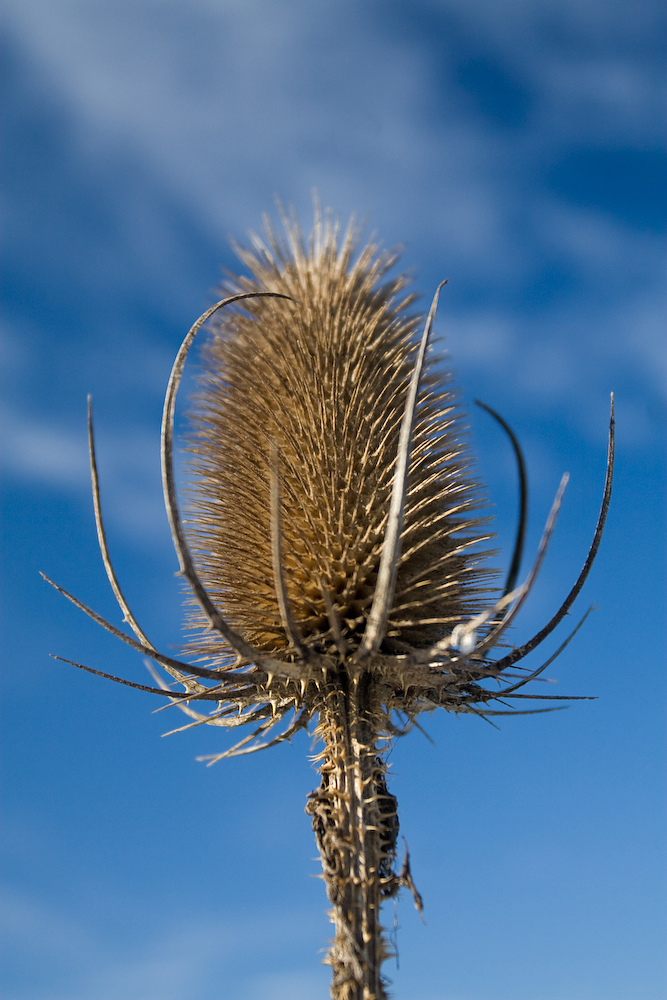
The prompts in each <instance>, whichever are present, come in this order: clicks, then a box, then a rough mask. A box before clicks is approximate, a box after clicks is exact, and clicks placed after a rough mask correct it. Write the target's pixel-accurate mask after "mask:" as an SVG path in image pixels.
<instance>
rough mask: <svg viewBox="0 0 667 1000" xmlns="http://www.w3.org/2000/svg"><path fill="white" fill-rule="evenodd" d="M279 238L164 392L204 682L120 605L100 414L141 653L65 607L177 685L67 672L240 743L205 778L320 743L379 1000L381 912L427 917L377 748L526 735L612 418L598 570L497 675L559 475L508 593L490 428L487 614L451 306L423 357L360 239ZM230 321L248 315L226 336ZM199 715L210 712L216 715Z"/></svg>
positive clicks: (355, 968)
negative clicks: (187, 397) (492, 558)
mask: <svg viewBox="0 0 667 1000" xmlns="http://www.w3.org/2000/svg"><path fill="white" fill-rule="evenodd" d="M284 222H285V233H284V236H283V237H279V236H277V235H276V234H275V233H274V232H273V231H272V229H271V227H270V225H269V224H268V223H267V239H266V241H265V242H262V241H261V240H259V239H257V238H253V246H254V249H253V250H252V251H249V250H239V251H238V253H239V256H240V258H241V260H242V262H243V263H244V264H245V265H246V267H247V268H248V270H249V271H250V273H251V274H252V277H243V278H236V277H230V279H229V282H228V284H227V286H226V288H225V291H226V292H228V293H229V294H228V297H227V298H225V299H223V300H222V301H220V302H217V303H216V304H215V305H214V306H213V307H212V308H211V309H209V310H208V311H207V312H206V313H204V315H203V316H202V317H200V319H199V320H197V322H196V323H195V325H194V326H193V327H192V329H191V330H190V332H189V333H188V335H187V337H186V338H185V340H184V342H183V344H182V346H181V349H180V350H179V352H178V355H177V358H176V361H175V363H174V367H173V371H172V374H171V378H170V380H169V385H168V388H167V393H166V399H165V404H164V417H163V424H162V461H163V483H164V496H165V503H166V508H167V514H168V517H169V521H170V524H171V530H172V535H173V540H174V545H175V548H176V553H177V555H178V559H179V562H180V567H181V573H182V575H183V577H184V578H185V580H186V581H187V584H188V585H189V595H190V596H189V604H190V606H191V610H190V612H189V624H188V628H189V631H190V639H189V651H190V654H191V656H190V660H194V661H195V662H184V661H181V660H180V659H174V658H172V657H169V656H165V655H163V654H162V653H160V652H158V650H157V649H156V648H155V646H153V644H152V643H151V642H150V641H149V640H148V638H147V637H146V635H145V634H144V632H143V631H142V629H141V628H140V626H139V624H138V623H137V621H136V619H135V618H134V616H133V615H132V613H131V611H130V609H129V607H128V605H127V603H126V601H125V598H124V597H123V594H122V592H121V589H120V587H119V585H118V581H117V579H116V576H115V573H114V571H113V568H112V565H111V561H110V558H109V553H108V549H107V543H106V539H105V533H104V526H103V523H102V515H101V508H100V498H99V486H98V478H97V469H96V463H95V449H94V442H93V432H92V416H91V413H90V404H89V442H90V458H91V469H92V480H93V496H94V503H95V516H96V521H97V531H98V538H99V544H100V548H101V551H102V556H103V559H104V564H105V568H106V572H107V575H108V578H109V581H110V583H111V586H112V588H113V590H114V593H115V595H116V598H117V600H118V603H119V605H120V608H121V610H122V612H123V615H124V620H125V621H126V622H127V623H128V624H129V626H130V628H131V629H132V631H133V632H134V635H135V637H136V638H131V637H130V636H129V635H126V634H125V633H124V632H121V631H120V630H118V629H116V628H115V627H114V626H113V625H111V624H109V623H108V622H106V621H104V620H103V619H102V618H100V616H99V615H97V614H95V612H93V611H91V610H90V609H89V608H87V607H86V606H85V605H83V604H82V603H81V602H80V601H78V600H77V599H76V598H75V597H72V596H71V595H70V594H68V593H66V591H64V590H62V589H61V588H60V587H56V589H57V590H59V591H60V592H61V593H62V594H64V595H65V596H66V597H68V598H69V600H71V601H72V602H73V603H74V604H75V605H76V606H77V607H79V608H81V610H83V611H85V612H86V614H88V615H89V616H90V617H91V618H93V619H94V620H95V621H96V622H98V623H99V624H101V625H103V626H104V628H106V629H107V630H108V631H110V632H111V633H112V634H113V635H115V636H117V637H118V638H119V639H122V640H123V641H124V642H126V643H127V644H128V645H130V646H132V647H133V648H134V649H136V650H137V651H138V652H140V653H143V654H144V655H145V656H147V657H149V658H150V659H151V660H152V661H154V662H155V663H156V664H158V665H159V666H160V667H162V668H163V669H164V670H165V671H166V674H167V675H168V676H169V678H170V680H169V681H166V680H165V679H162V678H161V676H160V675H158V674H157V673H156V672H155V671H154V676H155V679H156V683H157V684H158V685H159V686H158V687H149V686H147V685H142V684H136V683H133V682H130V681H126V680H122V679H121V678H118V677H112V676H111V675H109V674H106V673H103V672H101V671H97V670H92V668H90V667H85V666H83V665H82V664H75V666H79V667H82V668H83V669H84V670H90V671H91V672H92V673H96V674H98V675H100V676H103V677H110V679H112V680H116V681H120V683H123V684H127V685H129V686H130V687H135V688H138V689H140V690H142V691H150V692H152V693H154V694H158V695H161V696H163V697H166V698H168V699H169V702H170V704H178V706H179V707H180V708H181V709H182V711H183V712H185V713H186V715H187V716H188V717H189V720H190V721H189V722H188V723H187V725H185V726H183V727H181V728H183V729H186V728H188V727H189V726H198V725H201V724H206V725H214V726H221V727H229V728H234V727H238V726H244V727H248V726H249V727H250V729H251V731H250V732H249V734H247V735H245V736H244V738H243V739H242V740H241V741H240V742H238V743H236V745H235V746H233V747H231V748H230V749H226V750H223V751H221V752H220V753H218V754H216V755H215V756H212V757H209V758H201V759H207V760H208V761H209V763H213V762H214V761H217V760H221V759H222V758H224V757H230V756H234V755H238V754H243V753H251V752H253V751H255V750H259V749H262V748H265V747H270V746H273V745H275V744H277V743H280V742H283V741H285V740H289V739H290V738H291V737H292V736H293V735H294V734H295V733H296V732H298V731H299V730H301V729H305V728H306V727H308V726H309V724H310V723H313V725H314V727H315V728H314V734H315V735H316V737H317V738H318V739H319V741H320V743H321V747H322V749H321V752H320V754H319V756H318V757H317V761H318V763H319V769H320V774H321V784H320V787H319V789H318V790H317V791H316V792H313V793H312V794H311V795H310V796H309V798H308V804H307V807H306V811H307V812H308V813H309V814H310V816H311V817H312V823H313V827H314V830H315V836H316V839H317V844H318V847H319V851H320V854H321V859H322V868H323V873H324V880H325V883H326V889H327V893H328V897H329V900H330V903H331V908H332V909H331V917H332V921H333V924H334V926H335V937H334V940H333V943H332V946H331V949H330V952H329V955H328V959H327V961H328V962H329V963H330V965H331V967H332V971H333V983H332V991H331V993H332V997H334V998H335V1000H381V998H383V997H386V992H385V986H384V984H383V979H382V976H381V966H382V962H383V961H384V959H385V958H386V957H387V954H388V951H387V945H386V941H385V938H384V936H383V933H382V927H381V924H380V908H381V905H382V901H383V900H384V899H386V898H387V897H390V896H394V895H395V894H396V893H397V892H398V890H399V888H400V887H401V886H406V887H408V888H409V889H410V890H411V891H412V893H413V896H414V901H415V904H416V905H417V907H418V908H419V909H421V899H420V896H419V894H418V893H417V891H416V889H415V887H414V885H413V882H412V878H411V875H410V865H409V859H408V856H407V853H406V856H405V861H404V862H403V864H402V867H401V868H400V870H399V869H397V868H396V867H395V865H396V855H397V834H398V818H397V806H396V799H395V797H394V796H393V795H392V794H391V793H390V792H389V790H388V788H387V783H386V763H385V760H386V750H387V748H388V746H389V745H390V743H391V741H393V740H394V739H395V738H396V737H398V736H402V735H403V734H404V733H406V732H407V731H408V730H409V729H410V728H411V727H412V726H413V725H418V722H417V719H418V717H419V715H420V714H421V713H423V712H426V711H432V710H434V709H436V708H444V709H447V710H448V711H453V712H457V713H459V712H467V713H474V714H476V715H481V716H484V717H489V716H494V715H505V714H524V713H522V712H520V711H518V710H514V709H511V708H510V709H508V708H506V707H501V708H491V707H489V706H490V705H491V704H493V703H494V701H497V700H501V704H502V706H507V704H508V699H521V698H528V697H532V698H540V699H545V698H549V697H550V696H548V695H528V694H524V693H522V692H521V691H520V689H521V688H523V687H524V686H525V685H526V684H528V682H529V681H531V680H533V679H534V678H536V677H537V676H538V675H539V674H540V673H542V671H543V670H544V669H545V668H546V667H547V666H548V665H549V664H550V663H551V662H552V661H553V659H554V658H555V657H556V656H557V655H558V654H559V653H560V652H561V651H562V650H563V648H564V647H565V646H566V645H567V643H568V642H569V641H570V639H571V638H572V635H573V634H574V633H572V635H570V636H569V637H568V638H567V639H566V640H565V641H564V642H563V643H562V645H561V646H560V647H559V649H558V650H557V651H556V653H555V654H554V655H553V656H551V657H550V658H549V659H548V660H547V662H546V663H544V664H542V665H541V666H539V667H538V668H537V669H534V670H532V671H524V668H523V667H518V666H517V665H518V664H519V661H520V660H522V659H523V658H524V657H525V656H526V655H527V654H528V653H529V652H531V650H533V649H535V648H536V647H537V646H538V645H539V644H540V643H541V642H542V641H543V640H544V639H545V638H546V637H547V636H548V635H549V634H550V633H551V632H552V631H553V630H554V628H555V627H556V626H557V625H558V624H559V622H560V621H561V620H562V618H563V617H564V616H565V615H566V614H567V612H568V610H569V609H570V607H571V605H572V603H573V602H574V600H575V598H576V597H577V595H578V593H579V591H580V590H581V587H582V586H583V583H584V580H585V579H586V576H587V574H588V572H589V569H590V567H591V565H592V562H593V560H594V558H595V555H596V552H597V549H598V546H599V543H600V538H601V534H602V530H603V526H604V521H605V517H606V512H607V508H608V505H609V500H610V494H611V482H612V466H613V428H614V419H613V399H612V417H611V423H610V435H609V455H608V464H607V476H606V482H605V487H604V496H603V501H602V508H601V512H600V516H599V520H598V524H597V527H596V529H595V533H594V537H593V543H592V545H591V548H590V551H589V554H588V557H587V559H586V562H585V564H584V567H583V569H582V571H581V573H580V575H579V577H578V579H577V581H576V583H575V585H574V586H573V588H572V590H571V591H570V593H569V594H568V596H567V598H566V599H565V601H564V602H563V604H562V605H561V607H560V608H559V610H558V611H557V612H556V614H555V615H554V616H553V618H552V619H551V620H550V621H549V622H548V623H547V624H546V625H545V626H544V628H542V629H541V630H540V631H539V632H538V633H537V635H535V636H533V637H532V638H531V639H529V640H528V641H527V642H525V643H523V644H522V645H520V646H518V647H514V648H512V649H511V650H510V651H508V652H505V653H504V654H503V655H501V656H500V657H499V658H496V659H493V658H492V656H491V653H492V650H494V649H495V648H496V647H498V645H499V644H501V640H502V639H503V637H504V635H505V633H506V632H507V629H508V628H509V626H510V625H511V624H512V623H513V621H514V619H515V617H516V615H517V612H518V611H519V609H520V607H521V606H522V604H523V602H524V601H525V599H526V597H527V595H528V592H529V590H530V588H531V586H532V584H533V581H534V580H535V577H536V574H537V572H538V570H539V568H540V565H541V563H542V560H543V557H544V554H545V551H546V547H547V543H548V541H549V537H550V535H551V533H552V530H553V527H554V522H555V518H556V514H557V511H558V507H559V505H560V502H561V496H562V493H563V490H564V488H565V482H566V478H567V477H564V479H563V481H562V483H561V487H560V489H559V491H558V494H557V496H556V499H555V501H554V504H553V507H552V509H551V513H550V515H549V518H548V521H547V525H546V528H545V530H544V535H543V538H542V541H541V543H540V546H539V549H538V552H537V556H536V559H535V563H534V565H533V568H532V570H531V571H530V573H529V574H528V577H527V579H526V581H525V583H524V584H523V585H522V586H520V587H518V588H516V589H515V583H516V579H517V573H518V568H519V561H520V558H521V549H522V545H523V534H524V529H525V496H526V490H525V474H524V463H523V458H522V455H521V451H520V448H519V446H518V443H517V441H516V438H515V437H514V435H513V433H512V431H511V430H510V428H509V427H507V425H506V424H505V422H504V421H503V420H502V418H501V417H499V416H498V414H496V413H494V411H490V412H491V413H492V415H493V416H494V417H495V418H496V419H497V420H498V421H499V422H500V423H501V425H502V426H503V427H504V428H505V430H506V431H507V433H508V434H509V436H510V439H511V441H512V444H513V446H514V449H515V452H516V455H517V459H518V463H519V470H520V473H521V484H522V504H521V509H522V516H521V523H520V526H519V530H518V532H517V541H516V545H515V551H514V556H513V559H512V565H511V568H510V571H509V574H508V578H507V580H506V586H505V590H504V594H503V596H502V597H501V598H500V599H499V600H497V599H496V600H494V599H493V598H490V597H489V596H488V595H489V594H490V593H491V592H492V591H493V589H494V588H493V575H492V573H491V572H490V571H489V570H487V569H485V568H483V566H482V561H483V559H484V556H485V555H487V553H484V552H480V544H481V543H483V542H486V541H487V539H489V538H490V537H491V536H490V535H489V532H488V523H489V518H488V516H487V515H486V514H485V511H484V499H483V494H482V493H481V491H480V487H479V485H478V483H477V482H476V480H475V479H474V477H473V476H472V473H471V462H470V458H469V456H468V453H467V451H466V446H465V433H464V428H463V427H462V423H461V413H460V411H459V410H458V408H457V396H456V393H455V391H454V389H453V388H452V385H451V382H450V377H449V375H448V374H447V368H446V365H445V364H444V362H443V359H442V358H439V357H438V356H436V355H435V354H432V353H429V339H430V335H431V329H432V325H433V320H434V315H435V310H436V305H437V301H438V294H439V292H440V288H441V287H442V286H440V288H438V290H437V291H436V294H435V297H434V299H433V304H432V305H431V308H430V311H429V313H428V317H427V319H426V324H425V328H424V332H423V334H422V335H421V337H420V336H419V334H418V323H419V318H418V317H417V316H415V315H412V314H411V313H410V312H409V311H408V307H409V306H410V304H411V302H412V301H413V296H411V295H409V294H407V293H406V291H405V288H406V284H407V281H406V278H405V277H404V276H400V277H394V278H389V277H387V272H388V271H389V270H390V268H392V266H393V265H394V263H395V261H396V255H395V254H393V253H387V252H380V250H379V248H378V247H377V246H376V245H374V244H369V245H367V246H364V247H361V249H360V248H359V240H358V233H357V231H356V229H355V227H354V225H353V224H352V223H350V225H349V226H348V228H347V230H346V232H345V233H344V234H343V236H342V237H341V235H340V231H339V228H338V225H337V224H335V223H334V222H333V221H332V219H331V217H330V216H329V215H327V216H326V217H325V218H324V219H322V218H321V217H317V218H316V222H315V227H314V231H313V233H312V236H311V237H310V240H309V242H308V243H306V242H305V241H304V238H303V236H302V235H301V232H300V230H299V227H298V224H297V223H296V221H295V219H293V218H291V219H285V220H284ZM443 284H444V283H443ZM228 306H233V307H234V308H232V309H226V311H225V313H224V314H222V316H223V318H222V319H221V320H220V319H219V316H218V312H219V310H222V309H223V308H224V307H228ZM214 316H215V318H216V322H217V323H218V325H217V326H215V327H214V328H213V330H212V334H211V337H210V340H209V342H208V345H207V347H206V351H205V354H204V363H203V372H202V374H201V376H200V384H199V392H198V395H197V397H196V400H195V403H194V409H193V413H192V415H191V429H190V434H189V449H190V452H191V453H192V455H193V460H192V472H193V483H192V486H191V491H190V513H189V521H188V522H187V524H186V527H184V526H183V522H182V521H181V518H180V515H179V510H178V504H177V499H176V491H175V486H174V474H173V466H172V448H173V422H174V406H175V400H176V393H177V390H178V386H179V382H180V380H181V375H182V372H183V367H184V364H185V361H186V357H187V355H188V352H189V350H190V347H191V345H192V342H193V340H194V338H195V335H196V334H197V332H198V330H199V329H200V328H201V327H202V325H203V324H204V323H206V322H207V321H208V320H211V319H213V317H214ZM486 409H488V407H487V408H486ZM49 582H51V581H49ZM54 586H56V585H55V584H54ZM584 617H585V616H584ZM582 621H583V619H582ZM580 625H581V622H580V623H579V625H578V626H577V628H579V627H580ZM575 631H576V629H575ZM66 662H71V661H66ZM511 667H514V668H515V669H516V670H518V671H519V673H516V672H513V673H509V672H508V670H509V668H511ZM489 682H492V686H491V687H489V686H487V685H488V683H489ZM175 686H176V687H178V688H183V691H182V692H181V691H176V690H174V687H175ZM203 702H212V703H213V707H212V708H211V709H210V711H207V710H205V709H204V705H202V704H200V703H203ZM553 707H555V706H549V707H546V708H541V709H537V710H535V709H533V710H532V711H551V710H553ZM174 731H178V730H174Z"/></svg>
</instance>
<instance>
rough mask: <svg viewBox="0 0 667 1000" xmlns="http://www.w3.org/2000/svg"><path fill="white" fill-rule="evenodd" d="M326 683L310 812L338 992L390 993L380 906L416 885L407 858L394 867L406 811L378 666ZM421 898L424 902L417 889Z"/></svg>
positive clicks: (380, 999)
mask: <svg viewBox="0 0 667 1000" xmlns="http://www.w3.org/2000/svg"><path fill="white" fill-rule="evenodd" d="M322 690H323V699H322V705H321V708H320V722H319V726H318V735H319V736H320V737H321V739H322V740H323V742H324V750H323V751H322V754H321V755H320V758H319V759H320V761H321V763H320V773H321V775H322V781H321V784H320V787H319V789H318V791H316V792H312V793H311V794H310V795H309V797H308V804H307V805H306V812H307V813H309V815H310V816H311V817H312V822H313V829H314V831H315V837H316V839H317V846H318V848H319V851H320V855H321V860H322V871H323V877H324V882H325V884H326V889H327V895H328V897H329V901H330V902H331V904H332V909H331V911H330V915H331V919H332V923H333V924H334V927H335V937H334V940H333V942H332V945H331V949H330V951H329V955H328V957H327V959H326V961H327V963H328V964H329V965H331V967H332V973H333V978H332V985H331V996H332V998H333V1000H386V998H387V994H386V992H385V989H384V983H383V979H382V976H381V974H380V969H381V965H382V962H383V961H384V959H385V958H386V957H387V955H388V952H387V949H386V942H385V939H384V936H383V933H382V926H381V924H380V907H381V905H382V899H383V898H385V897H387V896H393V895H395V893H396V892H397V891H398V889H399V888H400V886H401V885H408V886H410V887H411V888H413V887H412V880H411V878H410V874H409V870H408V867H407V864H406V866H404V870H403V872H402V873H401V875H400V876H396V874H395V873H394V872H393V870H392V862H393V860H394V856H395V853H396V838H397V834H398V818H397V815H396V799H395V798H394V796H393V795H391V794H390V792H389V791H388V789H387V786H386V782H385V773H386V765H385V763H384V761H383V760H382V757H381V756H379V751H378V749H377V746H376V741H377V738H378V735H377V734H378V726H377V721H376V720H377V717H378V714H379V712H378V709H379V707H380V703H379V697H378V695H377V693H376V683H375V681H374V680H373V678H372V676H371V674H369V673H368V672H363V673H361V674H360V675H358V676H357V677H356V678H350V677H349V675H348V674H347V673H346V671H345V669H344V668H342V669H340V670H339V671H336V674H335V676H332V677H331V678H330V679H329V680H328V681H327V683H326V684H325V685H324V686H323V689H322ZM415 902H416V903H417V904H418V906H420V905H421V900H420V899H419V897H418V895H417V894H416V892H415Z"/></svg>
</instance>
